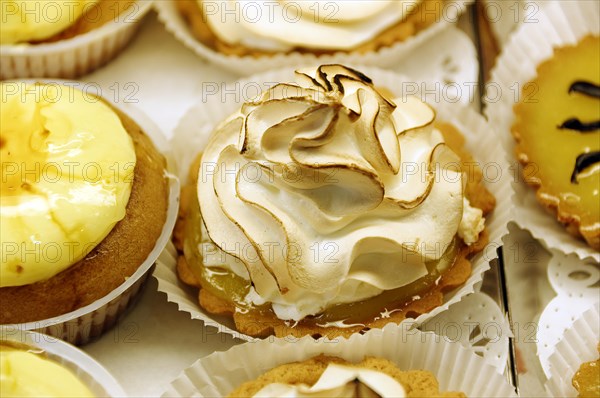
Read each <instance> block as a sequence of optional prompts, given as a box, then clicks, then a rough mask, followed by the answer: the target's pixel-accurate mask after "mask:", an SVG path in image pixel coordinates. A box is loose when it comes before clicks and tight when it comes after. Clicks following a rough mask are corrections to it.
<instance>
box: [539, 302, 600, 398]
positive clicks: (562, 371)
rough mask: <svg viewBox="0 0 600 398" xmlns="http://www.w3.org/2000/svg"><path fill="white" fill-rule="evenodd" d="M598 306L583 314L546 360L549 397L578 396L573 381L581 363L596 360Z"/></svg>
mask: <svg viewBox="0 0 600 398" xmlns="http://www.w3.org/2000/svg"><path fill="white" fill-rule="evenodd" d="M598 306H599V304H598V303H596V305H594V306H593V307H591V308H590V309H588V310H587V311H586V312H584V313H583V314H582V315H581V316H580V317H579V318H577V320H576V321H575V322H573V325H572V326H571V327H570V328H569V329H567V330H566V331H565V334H564V336H563V338H562V340H561V341H560V342H559V343H558V344H557V345H556V350H555V351H554V353H553V354H552V355H551V356H550V359H549V372H550V377H549V378H548V382H547V383H546V390H547V391H548V393H549V394H550V396H552V397H565V398H567V397H577V391H576V390H575V388H573V385H572V380H573V376H574V375H575V372H577V370H578V369H579V367H580V366H581V364H582V363H584V362H589V361H595V360H596V359H598V356H599V354H598V350H597V347H598V344H599V343H600V315H599V307H598Z"/></svg>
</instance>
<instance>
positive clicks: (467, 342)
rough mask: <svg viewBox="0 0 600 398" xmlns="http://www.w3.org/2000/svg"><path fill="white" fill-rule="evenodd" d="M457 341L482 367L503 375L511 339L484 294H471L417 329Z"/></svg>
mask: <svg viewBox="0 0 600 398" xmlns="http://www.w3.org/2000/svg"><path fill="white" fill-rule="evenodd" d="M419 329H420V330H421V331H424V332H425V331H429V332H433V333H435V334H437V335H439V336H444V337H447V338H448V339H452V340H453V341H459V342H460V343H462V344H463V345H464V346H465V347H468V348H469V350H471V351H473V352H475V353H477V354H479V355H481V356H482V357H483V359H484V360H485V362H486V363H488V364H490V365H492V366H494V367H495V368H496V369H497V370H498V373H504V371H505V369H506V365H507V360H508V341H509V338H511V337H513V334H512V332H511V330H510V323H509V322H508V319H506V316H505V315H504V313H503V312H502V310H501V309H500V307H499V306H498V304H496V302H495V301H494V300H493V299H492V298H491V297H490V296H488V295H487V294H484V293H481V292H475V293H473V294H470V295H468V296H467V297H465V298H464V299H462V300H461V301H460V302H459V303H456V304H454V305H452V306H450V308H448V310H447V311H444V312H442V313H441V314H439V315H437V316H436V317H434V318H432V319H429V320H428V321H426V322H425V323H424V324H423V325H421V327H420V328H419Z"/></svg>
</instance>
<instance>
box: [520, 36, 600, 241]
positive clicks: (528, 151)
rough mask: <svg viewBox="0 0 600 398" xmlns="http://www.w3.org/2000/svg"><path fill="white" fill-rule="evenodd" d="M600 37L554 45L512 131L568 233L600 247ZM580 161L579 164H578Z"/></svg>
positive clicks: (529, 176)
mask: <svg viewBox="0 0 600 398" xmlns="http://www.w3.org/2000/svg"><path fill="white" fill-rule="evenodd" d="M599 70H600V39H599V38H598V37H592V36H588V37H586V38H585V39H583V40H582V41H581V42H580V43H579V44H578V45H576V46H573V47H564V48H560V49H557V50H556V51H555V54H554V57H553V58H552V59H550V60H548V61H546V62H544V63H542V64H541V65H540V66H539V67H538V71H537V72H538V76H537V78H536V79H535V80H533V81H531V82H529V83H527V84H525V85H524V86H523V88H522V90H523V91H522V98H521V99H520V102H519V103H518V104H517V105H516V106H515V115H516V121H515V124H514V125H513V129H512V131H513V134H514V136H515V138H516V140H517V142H518V145H517V148H516V151H517V156H518V158H519V160H520V161H521V162H522V163H523V164H524V165H525V167H524V170H523V175H524V178H525V180H526V182H527V183H529V184H531V185H533V186H536V187H539V189H538V191H537V197H538V200H539V201H540V202H542V203H543V204H544V205H546V206H547V207H548V208H549V209H551V210H552V211H555V212H556V213H557V217H558V219H559V221H561V222H562V223H563V224H565V225H566V226H567V229H568V231H569V232H570V233H572V234H574V235H576V236H582V237H583V238H584V239H585V240H586V241H587V242H588V244H589V245H590V246H592V247H593V248H595V249H599V248H600V237H599V234H600V206H599V205H598V203H599V202H600V195H599V190H600V163H598V156H599V154H598V151H599V150H600V130H599V129H598V122H599V121H600V98H599V97H598V90H599V88H598V85H600V74H599V73H598V71H599ZM578 162H579V164H577V163H578Z"/></svg>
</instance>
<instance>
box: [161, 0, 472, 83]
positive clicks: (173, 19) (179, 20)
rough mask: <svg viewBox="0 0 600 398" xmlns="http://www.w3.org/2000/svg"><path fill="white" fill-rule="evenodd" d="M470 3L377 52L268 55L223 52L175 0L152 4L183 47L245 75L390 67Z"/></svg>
mask: <svg viewBox="0 0 600 398" xmlns="http://www.w3.org/2000/svg"><path fill="white" fill-rule="evenodd" d="M472 2H473V0H453V1H452V4H451V6H448V7H447V9H446V10H447V11H446V12H444V14H443V17H442V18H440V20H439V21H437V22H436V23H434V24H433V25H431V26H430V27H428V28H426V29H424V30H423V31H421V32H419V33H417V34H416V35H414V36H411V37H409V38H408V39H406V40H404V41H402V42H399V43H397V44H394V45H393V46H390V47H384V48H381V49H380V50H378V51H371V52H368V53H365V54H356V53H341V52H340V53H335V54H332V55H322V56H316V55H313V54H301V53H298V52H293V53H290V54H277V55H274V56H269V57H252V56H244V57H240V56H233V55H224V54H222V53H220V52H218V51H215V50H213V49H211V48H209V47H208V46H206V45H204V44H203V43H201V42H200V41H198V40H197V39H196V38H195V37H194V34H193V33H192V31H191V30H190V28H189V27H188V25H187V23H186V21H185V20H184V18H183V17H182V16H181V15H180V13H179V11H178V10H177V7H176V4H175V1H171V0H157V1H155V5H154V7H155V8H156V10H157V12H158V18H159V19H160V20H161V21H162V22H163V23H164V24H165V26H166V28H167V30H168V31H170V32H171V33H173V35H175V37H176V38H177V39H178V40H179V41H181V42H182V43H183V44H184V45H185V46H186V47H188V48H189V49H191V50H192V51H194V52H195V53H196V54H198V55H199V56H200V57H202V58H203V59H205V60H207V61H210V62H212V63H215V64H216V65H218V66H221V67H224V68H226V69H228V70H231V71H233V72H235V73H238V74H240V75H243V76H247V75H250V74H253V73H260V72H264V71H266V70H270V69H275V68H281V67H284V66H288V67H295V66H298V65H306V64H317V63H318V64H326V63H355V64H357V63H358V64H361V65H374V66H380V67H386V66H392V65H393V64H394V63H395V62H397V61H398V60H399V59H401V58H402V57H404V56H407V55H408V54H410V52H411V51H413V50H414V49H416V48H417V47H419V46H421V45H423V44H425V43H426V42H427V41H428V40H429V39H431V38H433V37H434V36H436V35H437V34H438V33H440V32H441V31H443V30H444V28H446V27H448V26H449V25H451V24H452V23H453V22H456V21H457V20H458V17H459V16H460V15H461V14H462V13H464V12H465V10H466V9H467V5H468V4H470V3H472Z"/></svg>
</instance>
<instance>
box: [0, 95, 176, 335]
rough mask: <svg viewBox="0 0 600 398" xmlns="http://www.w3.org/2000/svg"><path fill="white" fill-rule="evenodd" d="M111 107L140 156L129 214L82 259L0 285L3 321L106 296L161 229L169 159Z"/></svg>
mask: <svg viewBox="0 0 600 398" xmlns="http://www.w3.org/2000/svg"><path fill="white" fill-rule="evenodd" d="M109 106H110V104H109ZM113 110H114V111H115V112H116V113H117V114H118V116H119V118H120V119H121V122H122V123H123V126H124V127H125V130H126V131H127V132H128V133H129V135H130V136H131V138H132V140H133V144H134V147H135V154H136V166H135V170H134V180H133V184H132V187H131V194H130V197H129V201H128V203H127V208H126V214H125V217H124V218H123V219H122V220H121V221H119V222H118V223H117V224H116V225H115V226H114V228H113V229H112V231H111V232H110V233H109V234H108V235H107V236H106V238H105V239H104V240H103V241H102V242H100V243H99V244H98V245H97V246H96V247H95V248H94V249H93V250H92V251H91V252H90V253H89V254H88V255H87V256H86V257H85V258H84V259H83V260H81V261H79V262H77V263H76V264H74V265H72V266H70V267H69V268H67V269H66V270H64V271H62V272H60V273H59V274H57V275H55V276H53V277H52V278H50V279H47V280H45V281H41V282H37V283H33V284H30V285H24V286H11V287H2V288H0V303H2V305H0V324H12V323H24V322H31V321H38V320H43V319H48V318H52V317H55V316H58V315H62V314H66V313H68V312H71V311H74V310H76V309H78V308H81V307H84V306H86V305H88V304H91V303H93V302H94V301H96V300H98V299H100V298H102V297H104V296H106V295H107V294H109V293H110V292H111V291H113V290H114V289H116V288H117V287H118V286H120V285H121V284H122V283H123V282H125V280H126V279H127V278H128V277H130V276H131V275H132V274H133V273H134V272H135V271H136V270H137V269H138V267H139V266H140V265H141V264H142V263H143V262H144V260H145V259H146V258H147V257H148V254H149V253H150V252H151V251H152V249H153V248H154V246H155V244H156V240H157V239H158V237H159V236H160V234H161V233H162V229H163V225H164V223H165V221H166V216H167V208H168V196H169V195H168V183H167V180H166V177H165V166H166V161H165V159H164V157H163V156H162V155H161V154H160V153H159V152H158V151H157V150H156V148H155V147H154V144H153V143H152V141H151V140H150V139H149V138H148V137H147V136H146V135H145V134H144V132H143V131H142V129H141V128H140V127H139V126H138V125H137V124H136V123H135V122H134V121H133V120H132V119H130V118H129V117H128V116H126V115H125V114H123V113H122V112H120V111H119V110H117V109H114V108H113Z"/></svg>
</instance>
